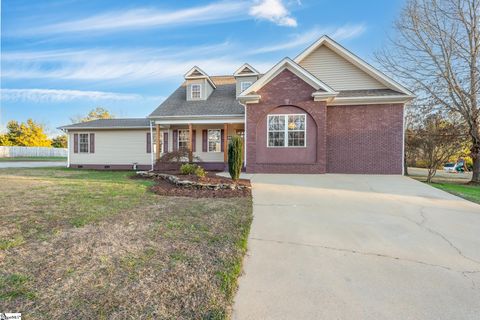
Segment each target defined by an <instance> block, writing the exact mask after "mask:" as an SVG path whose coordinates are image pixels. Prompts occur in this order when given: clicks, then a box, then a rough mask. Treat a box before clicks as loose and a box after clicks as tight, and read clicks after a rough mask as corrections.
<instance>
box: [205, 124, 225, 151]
mask: <svg viewBox="0 0 480 320" xmlns="http://www.w3.org/2000/svg"><path fill="white" fill-rule="evenodd" d="M210 131H220V151H210V139H209V137H210ZM207 152H208V153H221V152H222V129H208V130H207Z"/></svg>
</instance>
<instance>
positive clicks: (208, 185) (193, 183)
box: [137, 171, 251, 190]
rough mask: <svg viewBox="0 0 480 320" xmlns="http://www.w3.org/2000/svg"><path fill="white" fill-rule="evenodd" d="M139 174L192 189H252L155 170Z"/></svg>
mask: <svg viewBox="0 0 480 320" xmlns="http://www.w3.org/2000/svg"><path fill="white" fill-rule="evenodd" d="M137 174H138V175H139V176H142V177H146V178H160V179H163V180H166V181H168V182H170V183H172V184H174V185H177V186H179V187H186V188H192V189H210V190H222V189H230V190H244V189H251V187H250V186H244V185H240V184H235V183H202V182H197V181H190V180H182V179H180V178H179V177H177V176H175V175H172V174H166V173H159V172H153V171H137Z"/></svg>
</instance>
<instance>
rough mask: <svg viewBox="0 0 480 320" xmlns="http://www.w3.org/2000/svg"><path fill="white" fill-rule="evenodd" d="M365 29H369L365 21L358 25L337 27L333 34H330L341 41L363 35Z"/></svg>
mask: <svg viewBox="0 0 480 320" xmlns="http://www.w3.org/2000/svg"><path fill="white" fill-rule="evenodd" d="M365 31H367V27H366V26H365V24H363V23H362V24H356V25H350V24H347V25H344V26H342V27H340V28H337V29H336V30H334V31H333V32H332V33H331V34H329V36H330V37H331V38H333V39H334V40H336V41H341V40H347V39H352V38H356V37H358V36H360V35H362V34H363V33H364V32H365Z"/></svg>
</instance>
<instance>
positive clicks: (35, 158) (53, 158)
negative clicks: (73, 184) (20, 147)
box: [0, 157, 67, 162]
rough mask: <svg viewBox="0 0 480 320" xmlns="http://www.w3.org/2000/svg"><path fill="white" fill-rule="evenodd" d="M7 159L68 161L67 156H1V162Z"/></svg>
mask: <svg viewBox="0 0 480 320" xmlns="http://www.w3.org/2000/svg"><path fill="white" fill-rule="evenodd" d="M6 161H67V158H66V157H13V158H0V162H6Z"/></svg>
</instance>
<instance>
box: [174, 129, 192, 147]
mask: <svg viewBox="0 0 480 320" xmlns="http://www.w3.org/2000/svg"><path fill="white" fill-rule="evenodd" d="M180 131H186V132H188V138H187V140H186V142H187V149H188V140H190V131H189V130H188V129H178V130H177V135H178V136H177V150H180ZM182 141H183V140H182Z"/></svg>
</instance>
